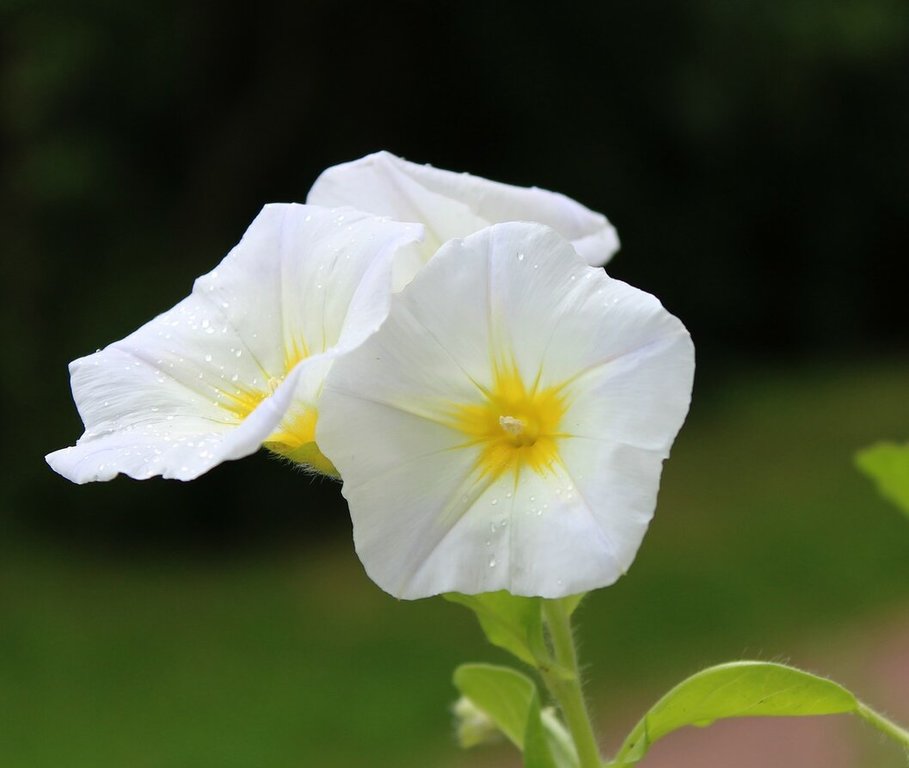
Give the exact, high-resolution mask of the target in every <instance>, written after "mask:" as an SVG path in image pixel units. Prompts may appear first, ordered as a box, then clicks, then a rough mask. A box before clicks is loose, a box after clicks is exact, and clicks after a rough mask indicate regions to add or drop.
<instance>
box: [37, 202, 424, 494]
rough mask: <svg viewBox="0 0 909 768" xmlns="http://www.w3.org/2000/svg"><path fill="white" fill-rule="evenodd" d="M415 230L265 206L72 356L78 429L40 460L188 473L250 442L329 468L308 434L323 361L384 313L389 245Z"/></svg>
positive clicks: (83, 472) (95, 476) (243, 452)
mask: <svg viewBox="0 0 909 768" xmlns="http://www.w3.org/2000/svg"><path fill="white" fill-rule="evenodd" d="M420 236H421V229H420V227H419V226H414V225H407V224H401V223H396V222H391V221H387V220H383V219H379V218H376V217H374V216H371V215H368V214H364V213H361V212H358V211H354V210H350V209H336V210H329V209H326V208H320V207H317V206H304V205H294V204H278V205H268V206H266V207H265V208H264V209H263V210H262V212H261V213H260V214H259V215H258V217H257V218H256V219H255V221H253V223H252V224H251V225H250V227H249V229H248V230H247V232H246V234H245V235H244V236H243V239H242V240H241V242H240V243H239V244H238V245H237V246H236V247H235V248H234V249H233V250H232V251H231V252H230V253H229V254H228V255H227V257H226V258H225V259H224V260H223V261H222V262H221V264H220V265H219V266H218V267H217V268H216V269H215V270H214V271H212V272H210V273H209V274H207V275H205V276H203V277H200V278H199V279H198V280H197V281H196V283H195V285H194V286H193V291H192V294H191V295H190V296H189V297H187V298H186V299H184V300H183V301H181V302H180V303H179V304H177V305H176V306H175V307H173V308H172V309H170V310H169V311H167V312H165V313H164V314H162V315H160V316H158V317H156V318H155V319H154V320H152V321H151V322H149V323H147V324H146V325H144V326H142V327H141V328H139V329H138V330H137V331H135V332H134V333H132V334H130V335H129V336H127V337H126V338H125V339H123V340H121V341H118V342H115V343H114V344H111V345H110V346H108V347H106V348H105V349H103V350H100V351H98V352H97V353H95V354H93V355H89V356H87V357H83V358H81V359H79V360H76V361H74V362H73V363H72V364H71V365H70V372H71V377H72V388H73V396H74V398H75V401H76V405H77V407H78V409H79V413H80V415H81V416H82V420H83V422H84V423H85V434H84V435H83V436H82V437H81V438H80V439H79V441H78V443H77V444H76V445H75V446H73V447H70V448H64V449H63V450H59V451H55V452H54V453H51V454H50V455H49V456H48V457H47V461H48V463H49V464H50V465H51V467H52V468H53V469H54V470H56V471H57V472H59V473H60V474H61V475H63V476H64V477H66V478H68V479H70V480H73V481H74V482H77V483H85V482H89V481H92V480H109V479H111V478H113V477H114V476H116V475H117V474H119V473H121V472H122V473H123V474H126V475H129V476H130V477H134V478H137V479H143V478H147V477H151V476H154V475H163V476H164V477H170V478H177V479H180V480H190V479H192V478H195V477H198V476H199V475H201V474H202V473H204V472H206V471H208V470H209V469H211V468H212V467H214V466H215V465H217V464H219V463H221V462H222V461H226V460H228V459H238V458H241V457H243V456H247V455H249V454H251V453H253V452H255V451H256V450H257V449H258V448H259V447H260V446H261V445H263V444H264V445H265V446H266V447H267V448H269V449H271V450H273V451H275V452H277V453H279V454H282V455H284V456H286V457H288V458H289V459H291V460H293V461H295V462H298V463H300V464H303V465H307V466H309V467H311V468H312V469H314V470H316V471H319V472H323V473H326V474H336V471H335V469H334V467H333V465H332V464H331V462H330V461H329V460H328V459H327V458H326V457H325V456H324V454H323V453H322V452H321V451H320V450H319V447H318V446H317V444H316V442H315V427H316V422H317V417H318V413H319V397H320V394H321V389H322V384H323V381H324V378H325V374H326V372H327V371H328V370H329V368H330V366H331V363H332V360H333V359H334V358H335V357H336V356H337V355H339V354H341V353H343V352H344V351H345V350H349V349H351V348H353V347H355V346H357V345H358V344H359V343H360V342H362V341H363V339H364V338H366V337H367V336H368V335H369V334H371V333H372V332H373V331H375V329H376V328H377V327H378V326H379V324H380V323H381V322H382V320H383V319H384V317H385V315H386V314H387V312H388V305H389V299H390V294H391V265H392V262H393V257H394V253H395V251H396V250H397V249H398V248H399V247H402V246H404V245H406V244H409V243H411V242H413V241H414V240H416V239H418V238H419V237H420Z"/></svg>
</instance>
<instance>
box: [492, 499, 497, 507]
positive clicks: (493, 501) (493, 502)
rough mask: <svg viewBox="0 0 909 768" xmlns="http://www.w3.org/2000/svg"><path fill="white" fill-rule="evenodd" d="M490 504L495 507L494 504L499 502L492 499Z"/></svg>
mask: <svg viewBox="0 0 909 768" xmlns="http://www.w3.org/2000/svg"><path fill="white" fill-rule="evenodd" d="M490 503H491V504H492V506H495V505H496V504H498V503H499V500H498V499H493V500H492V501H491V502H490Z"/></svg>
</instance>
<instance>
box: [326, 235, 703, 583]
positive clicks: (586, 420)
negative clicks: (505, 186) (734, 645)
mask: <svg viewBox="0 0 909 768" xmlns="http://www.w3.org/2000/svg"><path fill="white" fill-rule="evenodd" d="M693 373H694V349H693V347H692V344H691V339H690V337H689V335H688V332H687V331H686V330H685V328H684V326H683V325H682V324H681V323H680V322H679V321H678V320H677V319H676V318H675V317H673V316H672V315H670V314H669V313H668V312H666V310H664V309H663V307H662V305H661V304H660V303H659V301H657V299H655V298H654V297H653V296H651V295H649V294H647V293H644V292H642V291H639V290H637V289H635V288H632V287H630V286H628V285H626V284H625V283H623V282H620V281H618V280H613V279H611V278H609V277H608V276H607V275H606V274H605V273H604V272H603V271H602V270H601V269H596V268H593V267H589V266H587V265H586V264H585V263H584V262H583V261H582V260H581V259H580V258H579V257H578V256H577V255H576V254H575V253H574V251H573V249H572V247H571V245H570V244H569V243H568V242H566V241H565V240H564V239H563V238H561V237H560V236H559V235H558V234H557V233H555V232H554V231H553V230H551V229H549V228H548V227H544V226H541V225H537V224H526V223H508V224H500V225H496V226H493V227H489V228H487V229H484V230H482V231H480V232H478V233H476V234H474V235H471V236H470V237H467V238H466V239H464V240H455V241H452V242H450V243H448V244H447V245H445V246H443V248H442V249H441V250H440V252H439V253H438V255H437V256H436V257H435V258H433V260H432V261H431V262H430V263H429V264H428V265H427V266H426V267H425V268H424V269H423V270H422V271H421V272H420V273H419V274H418V275H417V277H416V278H415V279H414V281H413V282H412V283H411V284H410V285H409V286H408V287H407V288H406V289H405V290H404V291H403V292H402V293H400V294H398V295H397V296H396V297H395V299H394V300H393V302H392V309H391V311H390V313H389V316H388V319H387V320H386V321H385V323H384V324H383V325H382V327H381V328H380V329H379V331H378V332H377V333H376V334H374V335H373V336H371V337H370V338H369V339H368V340H367V341H366V342H365V343H364V344H363V345H362V346H360V347H359V348H358V349H356V350H354V351H353V352H351V353H350V354H349V355H346V356H345V357H344V358H343V359H341V360H339V361H338V362H337V363H336V365H335V366H334V367H333V369H332V371H331V373H330V374H329V376H328V378H327V380H326V384H325V391H324V393H323V400H322V402H323V409H324V410H323V417H322V418H321V419H320V421H319V424H318V428H317V436H318V441H319V445H321V446H322V447H323V448H324V450H325V451H326V453H327V454H328V455H329V456H331V458H332V461H333V462H334V463H335V464H336V466H337V467H338V469H339V470H340V472H341V475H342V476H343V478H344V487H343V493H344V495H345V496H346V498H347V500H348V502H349V504H350V512H351V516H352V519H353V525H354V541H355V544H356V547H357V552H358V554H359V556H360V559H361V560H362V561H363V563H364V565H365V567H366V570H367V572H368V573H369V575H370V576H371V577H372V578H373V580H374V581H376V583H378V585H379V586H380V587H382V588H383V589H385V590H386V591H388V592H390V593H391V594H393V595H396V596H398V597H403V598H419V597H425V596H428V595H433V594H437V593H441V592H463V593H469V594H471V593H480V592H489V591H494V590H501V589H506V590H508V591H510V592H511V593H513V594H517V595H541V596H543V597H559V596H564V595H570V594H575V593H579V592H583V591H586V590H589V589H593V588H595V587H599V586H605V585H607V584H610V583H612V582H614V581H615V580H616V579H617V578H618V577H619V576H620V575H621V574H622V573H623V572H624V571H625V570H626V569H627V568H628V566H629V565H630V563H631V561H632V560H633V559H634V555H635V553H636V551H637V549H638V546H639V544H640V542H641V539H642V538H643V535H644V533H645V531H646V528H647V525H648V523H649V521H650V518H651V516H652V514H653V509H654V506H655V503H656V494H657V488H658V485H659V476H660V471H661V466H662V461H663V460H664V459H665V458H666V456H667V455H668V453H669V448H670V446H671V444H672V441H673V439H674V438H675V435H676V433H677V431H678V429H679V428H680V426H681V424H682V421H683V420H684V417H685V414H686V412H687V410H688V404H689V401H690V395H691V385H692V377H693Z"/></svg>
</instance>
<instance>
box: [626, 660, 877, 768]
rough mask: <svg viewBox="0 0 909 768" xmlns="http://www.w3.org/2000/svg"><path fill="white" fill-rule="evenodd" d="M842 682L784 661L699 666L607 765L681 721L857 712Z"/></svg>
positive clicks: (639, 754)
mask: <svg viewBox="0 0 909 768" xmlns="http://www.w3.org/2000/svg"><path fill="white" fill-rule="evenodd" d="M858 707H859V703H858V701H857V700H856V698H855V696H853V694H851V693H850V692H849V691H847V690H846V689H845V688H843V687H842V686H841V685H838V684H837V683H834V682H832V681H831V680H827V679H825V678H822V677H817V676H815V675H812V674H809V673H808V672H803V671H801V670H800V669H795V668H793V667H787V666H785V665H783V664H771V663H765V662H757V661H737V662H733V663H731V664H721V665H719V666H716V667H710V668H709V669H705V670H702V671H701V672H698V673H697V674H695V675H692V676H691V677H689V678H688V679H687V680H684V681H683V682H681V683H679V685H677V686H676V687H675V688H673V689H672V690H671V691H669V693H667V694H666V695H665V696H663V698H661V699H660V700H659V701H658V702H657V703H656V704H654V705H653V707H651V708H650V710H649V711H648V712H647V714H645V715H644V717H643V718H642V719H641V720H640V721H639V722H638V724H637V725H636V726H635V727H634V728H633V729H632V731H631V733H630V734H628V737H627V738H626V739H625V742H624V744H622V747H621V749H620V750H619V752H618V754H617V755H616V758H615V760H614V761H613V762H612V763H610V765H612V766H616V768H618V766H627V765H633V764H634V763H636V762H638V760H640V759H641V758H643V757H644V755H645V754H646V753H647V750H648V749H650V746H651V745H652V744H653V743H654V742H656V741H658V740H659V739H661V738H663V737H664V736H666V735H667V734H669V733H672V732H673V731H675V730H678V729H679V728H682V727H683V726H686V725H697V726H707V725H710V724H711V723H712V722H714V721H715V720H720V719H722V718H729V717H746V716H747V717H755V716H765V717H774V716H775V717H781V716H800V715H832V714H839V713H844V712H852V713H857V711H858Z"/></svg>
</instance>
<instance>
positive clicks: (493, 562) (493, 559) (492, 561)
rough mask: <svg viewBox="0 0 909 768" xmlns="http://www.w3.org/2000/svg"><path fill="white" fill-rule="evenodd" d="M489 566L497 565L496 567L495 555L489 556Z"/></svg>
mask: <svg viewBox="0 0 909 768" xmlns="http://www.w3.org/2000/svg"><path fill="white" fill-rule="evenodd" d="M489 567H490V568H495V567H496V559H495V557H490V558H489Z"/></svg>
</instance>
